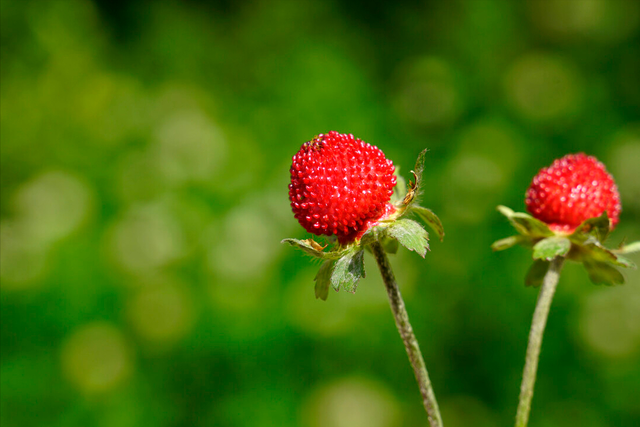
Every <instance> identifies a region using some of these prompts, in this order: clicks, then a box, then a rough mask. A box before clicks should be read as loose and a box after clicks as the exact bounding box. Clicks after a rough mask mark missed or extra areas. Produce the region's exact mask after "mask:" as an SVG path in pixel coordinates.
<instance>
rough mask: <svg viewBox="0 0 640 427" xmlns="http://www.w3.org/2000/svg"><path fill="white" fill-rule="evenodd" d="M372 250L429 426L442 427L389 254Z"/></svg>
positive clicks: (375, 244) (379, 248) (374, 247)
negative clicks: (420, 395)
mask: <svg viewBox="0 0 640 427" xmlns="http://www.w3.org/2000/svg"><path fill="white" fill-rule="evenodd" d="M371 250H372V252H373V256H374V257H375V259H376V262H377V263H378V268H380V273H381V274H382V279H383V281H384V284H385V286H386V288H387V294H388V295H389V303H390V304H391V311H392V312H393V317H394V318H395V321H396V326H397V327H398V332H399V333H400V337H401V338H402V342H404V347H405V348H406V350H407V355H408V356H409V362H411V366H412V367H413V372H414V374H415V376H416V381H417V382H418V386H419V387H420V394H422V402H423V404H424V408H425V409H426V411H427V416H428V418H429V424H430V425H431V427H442V417H441V416H440V410H439V409H438V402H437V401H436V396H435V394H434V393H433V388H432V387H431V381H429V374H428V373H427V367H426V365H425V364H424V359H423V358H422V353H421V352H420V346H419V345H418V340H416V336H415V335H414V334H413V328H412V327H411V323H409V315H408V314H407V310H406V308H405V306H404V301H403V300H402V296H401V295H400V290H399V289H398V284H397V283H396V279H395V277H394V275H393V271H392V270H391V265H390V264H389V259H388V258H387V254H386V253H385V251H384V249H383V247H382V245H380V243H379V242H373V243H371Z"/></svg>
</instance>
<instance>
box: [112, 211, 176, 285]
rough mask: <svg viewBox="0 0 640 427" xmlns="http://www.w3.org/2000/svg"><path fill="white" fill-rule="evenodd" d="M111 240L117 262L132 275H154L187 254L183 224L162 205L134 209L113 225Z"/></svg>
mask: <svg viewBox="0 0 640 427" xmlns="http://www.w3.org/2000/svg"><path fill="white" fill-rule="evenodd" d="M107 239H108V240H107V241H108V245H109V253H110V255H111V257H112V258H113V260H114V261H115V262H116V263H117V264H118V265H119V266H120V267H121V268H123V269H124V270H125V271H128V272H130V273H138V274H147V273H151V272H153V271H154V270H156V269H158V268H160V267H162V266H164V265H166V264H168V263H170V262H172V261H175V260H177V259H178V258H180V257H181V256H182V255H183V254H184V251H185V241H184V235H183V231H182V229H181V227H180V224H179V223H178V222H177V221H176V219H175V218H174V217H173V215H172V214H171V213H170V212H169V211H168V209H167V208H166V207H165V206H163V205H162V204H160V203H155V204H148V205H141V206H135V207H132V208H130V209H129V211H128V212H126V213H125V215H124V216H123V217H122V218H120V219H119V220H117V221H116V223H115V224H114V225H113V226H112V228H111V230H110V233H109V234H108V237H107Z"/></svg>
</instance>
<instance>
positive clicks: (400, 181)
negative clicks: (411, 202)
mask: <svg viewBox="0 0 640 427" xmlns="http://www.w3.org/2000/svg"><path fill="white" fill-rule="evenodd" d="M393 174H394V175H395V176H396V186H395V187H393V194H392V195H391V203H392V204H394V205H395V204H396V203H400V202H402V201H403V200H404V196H406V195H407V182H406V181H405V179H404V178H403V177H402V175H400V166H396V170H395V171H394V172H393Z"/></svg>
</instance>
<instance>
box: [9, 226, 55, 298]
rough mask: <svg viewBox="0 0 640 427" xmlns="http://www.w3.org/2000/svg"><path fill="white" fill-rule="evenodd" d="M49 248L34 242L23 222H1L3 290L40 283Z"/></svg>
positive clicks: (44, 270)
mask: <svg viewBox="0 0 640 427" xmlns="http://www.w3.org/2000/svg"><path fill="white" fill-rule="evenodd" d="M47 253H48V251H47V248H46V247H43V246H42V245H38V244H34V243H33V242H32V240H31V239H29V238H28V236H27V235H25V231H24V229H23V227H22V226H21V224H18V223H15V222H9V221H2V222H0V278H1V279H2V290H10V289H23V288H28V287H30V286H32V285H35V284H36V283H38V279H40V278H41V277H42V276H43V275H44V273H45V272H46V266H47V262H46V261H47Z"/></svg>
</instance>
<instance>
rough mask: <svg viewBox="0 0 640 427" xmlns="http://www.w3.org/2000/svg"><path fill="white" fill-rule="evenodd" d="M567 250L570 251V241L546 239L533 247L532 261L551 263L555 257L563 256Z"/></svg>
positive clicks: (553, 237) (563, 238)
mask: <svg viewBox="0 0 640 427" xmlns="http://www.w3.org/2000/svg"><path fill="white" fill-rule="evenodd" d="M569 249H571V241H570V240H569V239H567V238H566V237H562V236H552V237H547V238H545V239H542V240H540V241H539V242H538V243H536V244H535V245H534V246H533V259H541V260H545V261H551V260H552V259H554V258H555V257H557V256H565V255H566V254H567V253H568V252H569Z"/></svg>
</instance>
